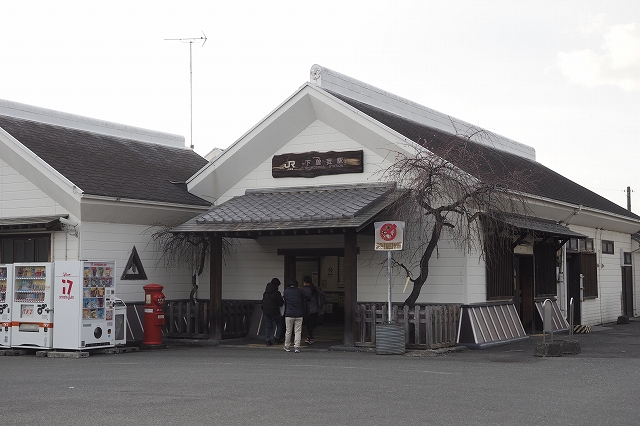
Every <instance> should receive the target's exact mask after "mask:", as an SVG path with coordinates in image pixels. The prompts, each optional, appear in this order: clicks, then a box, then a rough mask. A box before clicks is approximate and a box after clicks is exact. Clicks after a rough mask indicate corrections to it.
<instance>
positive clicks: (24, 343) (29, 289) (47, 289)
mask: <svg viewBox="0 0 640 426" xmlns="http://www.w3.org/2000/svg"><path fill="white" fill-rule="evenodd" d="M12 269H13V280H12V281H13V284H14V285H13V303H12V309H11V347H13V348H18V347H21V348H52V343H53V286H52V282H53V264H52V263H15V264H13V268H12Z"/></svg>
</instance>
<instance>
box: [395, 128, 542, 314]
mask: <svg viewBox="0 0 640 426" xmlns="http://www.w3.org/2000/svg"><path fill="white" fill-rule="evenodd" d="M471 138H474V139H476V140H477V139H478V138H487V139H488V140H491V139H492V135H491V134H490V133H488V132H486V131H483V130H476V129H472V130H471V131H470V132H468V133H467V134H466V135H456V136H453V135H444V134H442V133H435V132H434V135H433V137H432V138H429V139H421V140H420V141H419V145H421V146H422V147H424V149H421V148H420V149H418V150H417V152H416V153H415V155H408V154H405V153H401V152H396V158H395V162H394V164H393V165H392V166H391V167H390V168H389V169H388V170H386V171H385V173H384V176H385V179H387V180H390V181H395V182H397V183H398V186H399V187H400V188H401V189H403V190H404V191H405V195H404V196H403V198H402V199H401V201H400V202H398V203H396V207H395V210H394V212H393V214H394V217H395V218H398V220H404V221H405V222H407V232H406V234H405V240H408V242H409V246H408V247H407V249H406V250H405V251H404V252H402V253H401V254H400V259H401V260H400V261H394V262H395V263H396V265H398V266H400V267H401V268H403V269H404V270H405V271H406V274H407V277H409V279H410V281H411V282H412V283H413V289H412V291H411V294H410V295H409V296H408V297H407V299H406V300H405V302H404V304H405V305H408V306H413V305H414V304H415V302H416V300H417V299H418V296H419V295H420V292H421V290H422V287H423V285H424V284H425V282H426V281H427V278H428V276H429V261H430V260H431V258H432V257H433V255H434V253H437V249H438V243H439V242H440V241H441V239H442V238H443V237H444V236H445V235H446V237H447V238H448V239H449V240H450V241H451V242H452V243H453V245H454V246H456V247H458V248H459V249H461V250H466V251H469V252H471V251H477V252H478V253H480V256H482V257H484V258H486V255H487V252H486V248H485V245H484V244H483V241H484V238H483V237H484V235H483V232H485V230H486V229H497V228H498V227H499V224H500V223H502V222H503V219H504V216H505V215H508V214H514V213H519V214H524V213H526V212H527V205H526V202H525V198H524V194H525V193H527V191H526V189H527V187H529V186H530V185H532V182H531V176H529V173H528V170H526V169H525V170H522V169H517V168H514V167H513V166H512V164H511V163H510V162H509V161H508V160H509V159H512V158H513V155H512V154H507V153H504V152H501V151H499V150H497V149H495V148H492V147H488V146H482V145H479V144H478V142H473V141H471ZM504 160H507V161H504ZM478 219H481V220H478ZM415 270H417V271H418V273H417V276H412V271H415Z"/></svg>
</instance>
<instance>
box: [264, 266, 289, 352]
mask: <svg viewBox="0 0 640 426" xmlns="http://www.w3.org/2000/svg"><path fill="white" fill-rule="evenodd" d="M278 287H280V280H279V279H277V278H274V279H272V280H271V281H270V282H269V283H268V284H267V287H266V288H265V290H264V293H263V294H262V315H263V316H264V335H265V338H266V339H267V346H271V345H273V343H272V342H271V326H272V325H273V323H274V322H275V324H276V341H277V342H278V343H281V342H282V335H283V334H284V327H283V324H282V323H283V321H282V316H281V315H280V306H282V305H284V300H283V299H282V295H281V294H280V292H279V291H278Z"/></svg>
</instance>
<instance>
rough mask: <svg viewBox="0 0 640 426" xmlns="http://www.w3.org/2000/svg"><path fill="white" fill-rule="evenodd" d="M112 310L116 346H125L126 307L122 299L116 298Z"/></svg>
mask: <svg viewBox="0 0 640 426" xmlns="http://www.w3.org/2000/svg"><path fill="white" fill-rule="evenodd" d="M113 310H114V317H115V320H114V331H115V343H116V346H124V345H126V344H127V305H126V304H125V303H124V302H123V301H122V299H118V298H116V300H115V302H114V303H113Z"/></svg>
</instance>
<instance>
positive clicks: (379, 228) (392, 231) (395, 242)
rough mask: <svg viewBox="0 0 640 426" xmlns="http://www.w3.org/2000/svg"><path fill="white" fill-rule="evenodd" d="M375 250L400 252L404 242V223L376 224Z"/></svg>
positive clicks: (387, 222)
mask: <svg viewBox="0 0 640 426" xmlns="http://www.w3.org/2000/svg"><path fill="white" fill-rule="evenodd" d="M373 225H374V227H375V250H376V251H399V250H402V244H403V242H404V222H400V221H386V222H375V223H374V224H373Z"/></svg>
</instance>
